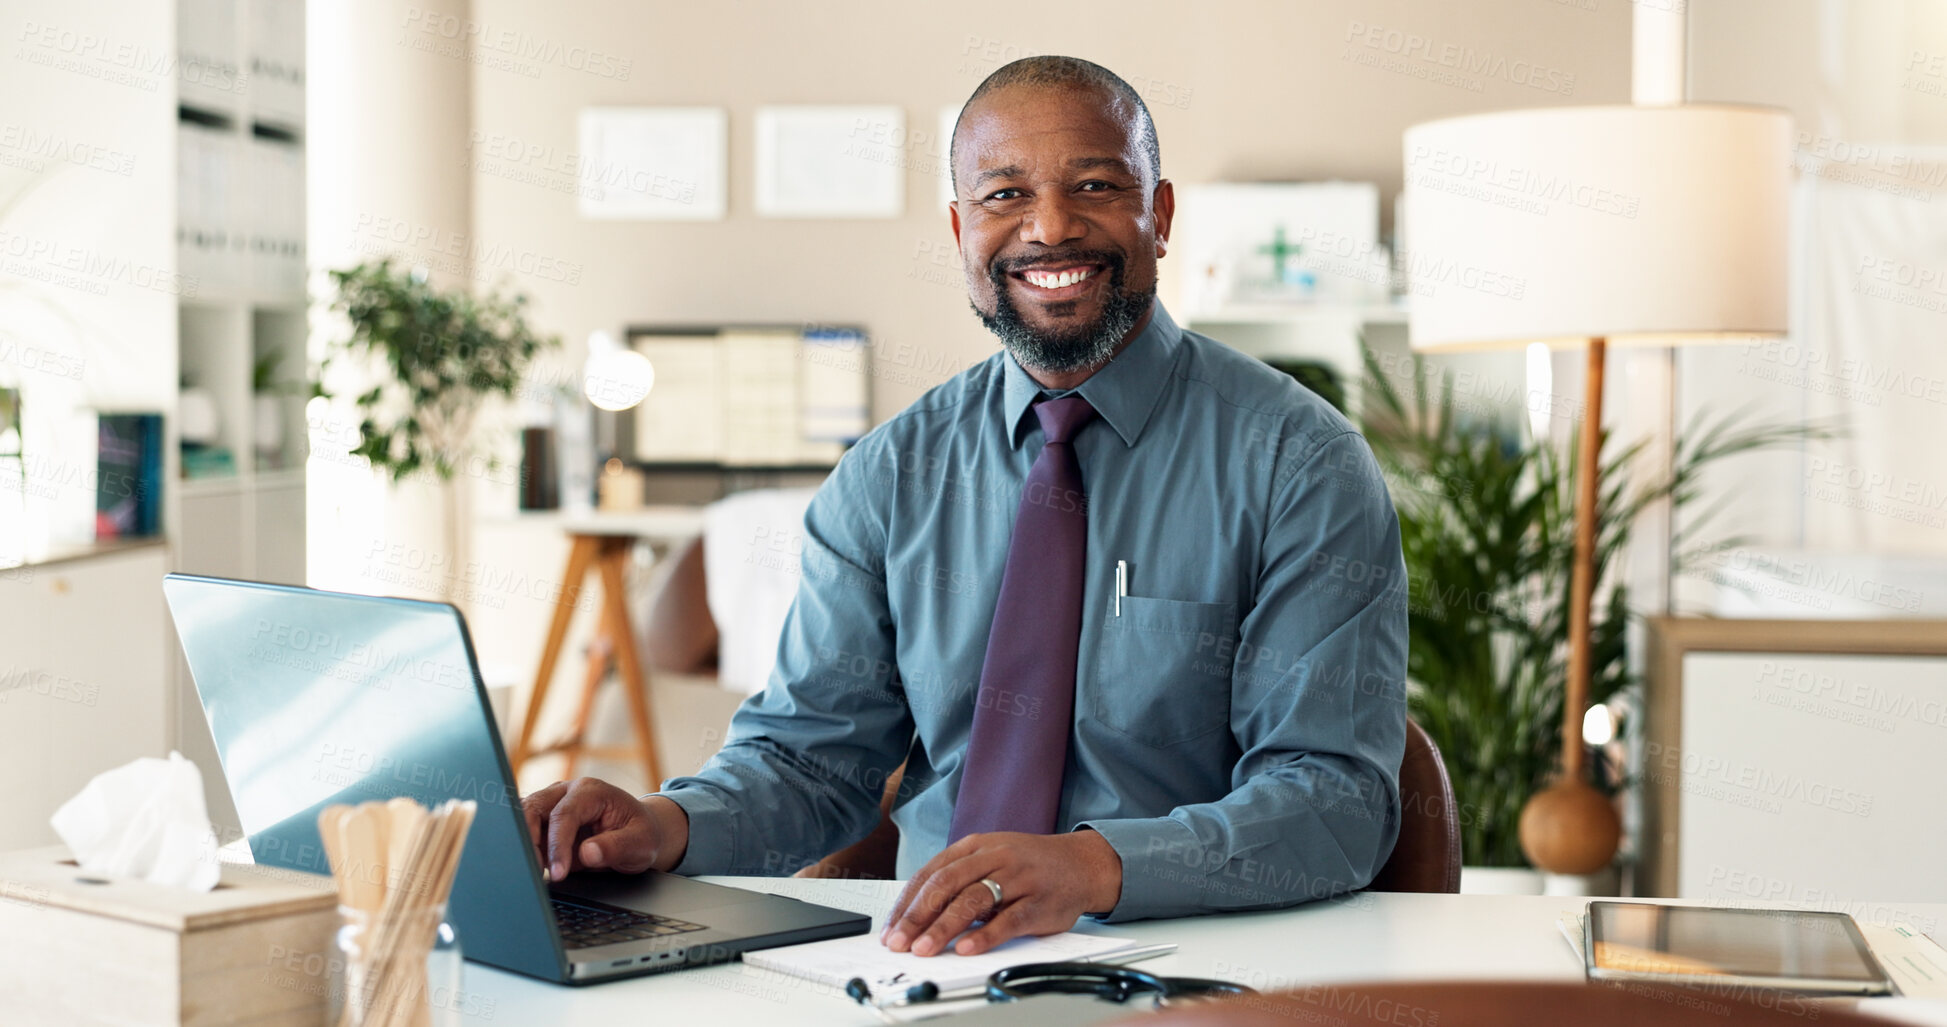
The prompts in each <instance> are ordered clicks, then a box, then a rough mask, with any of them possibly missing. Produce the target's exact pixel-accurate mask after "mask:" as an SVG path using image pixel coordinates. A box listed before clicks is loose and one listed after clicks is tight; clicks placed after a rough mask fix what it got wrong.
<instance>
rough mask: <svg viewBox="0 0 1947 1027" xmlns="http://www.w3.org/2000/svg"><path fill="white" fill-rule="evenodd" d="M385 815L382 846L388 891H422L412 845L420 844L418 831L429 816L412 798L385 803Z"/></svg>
mask: <svg viewBox="0 0 1947 1027" xmlns="http://www.w3.org/2000/svg"><path fill="white" fill-rule="evenodd" d="M385 814H386V821H387V827H388V834H387V840H386V847H385V859H386V867H385V869H386V874H385V886H386V888H387V890H388V891H390V890H391V889H397V888H407V889H419V888H423V887H424V885H423V884H422V883H421V882H420V881H419V880H418V879H417V871H418V869H419V868H418V867H417V866H415V865H414V864H413V862H412V850H413V846H415V845H417V844H419V831H420V828H421V827H422V826H423V825H424V824H425V821H426V817H427V815H428V814H427V813H426V808H425V807H424V806H421V805H419V804H418V803H416V802H414V801H412V800H411V799H406V798H398V799H393V800H391V801H390V802H387V803H386V804H385Z"/></svg>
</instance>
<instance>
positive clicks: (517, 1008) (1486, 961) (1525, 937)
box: [460, 877, 1947, 1027]
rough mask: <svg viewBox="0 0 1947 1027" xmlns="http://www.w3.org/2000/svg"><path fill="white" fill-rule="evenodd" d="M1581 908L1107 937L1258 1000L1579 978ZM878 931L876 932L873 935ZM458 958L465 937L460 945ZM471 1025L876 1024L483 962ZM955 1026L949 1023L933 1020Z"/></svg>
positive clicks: (889, 890) (1515, 904)
mask: <svg viewBox="0 0 1947 1027" xmlns="http://www.w3.org/2000/svg"><path fill="white" fill-rule="evenodd" d="M709 880H714V881H718V882H720V883H723V884H734V885H738V886H740V887H745V888H752V889H755V890H760V891H769V892H776V893H780V894H787V895H792V896H794V897H797V898H802V899H808V900H812V901H816V902H822V903H824V904H826V905H829V906H836V907H839V908H842V909H849V910H854V911H857V912H864V913H873V914H880V913H883V911H884V910H885V909H886V908H887V907H889V906H890V905H891V904H892V900H893V899H894V898H895V897H896V896H897V894H898V885H896V884H894V883H891V882H885V881H800V880H796V879H793V878H748V877H725V878H709ZM1580 901H1582V900H1578V899H1569V898H1555V897H1547V896H1527V895H1407V894H1362V895H1356V896H1353V897H1351V898H1347V899H1339V900H1333V901H1330V902H1319V903H1312V904H1310V905H1306V906H1300V907H1297V908H1295V909H1288V910H1278V911H1274V912H1268V913H1241V914H1231V915H1227V916H1209V917H1193V918H1189V919H1184V920H1156V921H1142V922H1138V923H1133V924H1115V925H1110V926H1108V927H1105V928H1102V930H1104V931H1106V932H1109V933H1114V934H1122V935H1128V936H1130V937H1134V938H1142V939H1144V940H1147V941H1156V942H1175V943H1176V944H1178V945H1179V946H1181V948H1179V950H1178V951H1177V952H1176V954H1175V955H1172V956H1168V957H1164V958H1161V959H1154V960H1147V961H1145V962H1144V963H1143V964H1142V966H1143V968H1144V969H1146V970H1154V971H1156V972H1159V973H1165V974H1176V975H1181V976H1191V977H1220V978H1224V979H1227V980H1234V981H1238V982H1240V983H1244V984H1248V985H1251V986H1252V987H1255V988H1257V989H1259V990H1261V991H1272V990H1279V989H1287V988H1296V987H1303V986H1305V985H1307V984H1313V983H1321V982H1332V981H1339V982H1345V981H1403V980H1504V981H1505V980H1523V981H1558V982H1559V981H1578V980H1581V979H1582V966H1581V964H1580V963H1579V962H1577V960H1576V958H1575V956H1574V953H1573V952H1571V951H1570V950H1569V947H1568V945H1567V943H1566V942H1564V941H1563V940H1562V935H1561V931H1560V929H1559V928H1557V927H1556V923H1555V921H1556V917H1557V916H1559V915H1560V914H1561V912H1562V911H1563V910H1566V909H1572V908H1574V907H1575V906H1576V905H1577V904H1578V903H1579V902H1580ZM1846 911H1847V912H1850V913H1852V914H1853V915H1854V916H1855V917H1856V918H1858V919H1859V920H1860V921H1861V922H1862V923H1864V922H1892V921H1893V920H1899V921H1903V922H1906V923H1910V924H1912V925H1913V926H1915V927H1919V928H1922V929H1926V930H1931V931H1934V932H1936V933H1935V936H1936V937H1939V933H1938V932H1940V931H1941V930H1943V929H1947V905H1926V904H1914V905H1906V906H1901V905H1897V904H1862V905H1861V906H1859V907H1849V908H1848V909H1847V910H1846ZM875 926H876V924H875ZM460 945H461V948H462V949H464V948H465V946H466V939H465V938H461V939H460ZM465 989H466V991H467V992H468V993H469V995H468V998H469V999H470V1000H472V1001H470V1002H469V1003H468V1005H469V1006H470V1007H472V1008H471V1009H470V1010H469V1011H470V1012H473V1013H475V1014H476V1015H475V1016H474V1017H469V1018H468V1019H469V1021H471V1020H474V1019H478V1020H482V1021H485V1020H489V1019H491V1021H492V1022H494V1023H512V1024H529V1023H534V1024H539V1023H548V1024H596V1025H601V1027H611V1025H614V1024H627V1023H648V1022H655V1023H667V1024H706V1025H710V1027H732V1025H739V1024H746V1023H764V1024H771V1023H791V1024H878V1023H880V1022H881V1021H880V1020H879V1019H878V1017H876V1016H875V1015H873V1013H872V1012H871V1011H870V1010H867V1009H864V1008H861V1007H859V1006H857V1005H854V1004H853V1003H852V1002H851V1001H850V1000H848V999H846V998H845V996H844V995H843V994H842V993H839V992H837V991H836V989H833V988H829V987H826V986H824V985H819V984H814V983H812V982H810V981H804V980H798V979H796V978H791V977H785V976H783V975H780V974H776V973H770V972H766V971H762V970H757V969H754V968H751V967H747V966H744V965H743V964H741V963H729V964H724V965H721V966H710V967H701V968H698V969H694V970H681V971H677V972H674V973H665V974H659V975H654V976H650V977H638V978H634V979H631V980H626V981H615V982H611V983H608V984H597V985H592V986H589V987H584V988H568V987H564V986H560V985H554V984H547V983H543V982H541V981H537V980H533V979H531V978H527V977H521V976H518V975H516V974H509V973H503V972H501V971H498V970H494V969H491V968H489V967H485V966H481V965H480V964H478V963H468V964H467V966H466V984H465ZM1861 1010H1862V1011H1866V1012H1872V1013H1876V1014H1880V1015H1885V1016H1888V1017H1891V1018H1894V1019H1896V1020H1899V1021H1902V1022H1909V1023H1927V1024H1941V1025H1947V1002H1923V1001H1918V1000H1909V999H1875V1000H1869V1001H1866V1002H1864V1003H1861ZM933 1022H936V1023H940V1024H950V1023H952V1020H951V1019H946V1020H937V1021H933Z"/></svg>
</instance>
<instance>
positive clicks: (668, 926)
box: [553, 899, 703, 949]
mask: <svg viewBox="0 0 1947 1027" xmlns="http://www.w3.org/2000/svg"><path fill="white" fill-rule="evenodd" d="M553 901H554V922H555V923H556V924H557V925H559V926H560V928H561V943H562V944H563V945H566V946H567V947H569V948H571V949H585V948H592V947H594V946H596V945H613V944H615V943H616V942H618V941H640V940H642V939H644V938H657V937H661V936H663V935H666V934H687V933H689V932H691V931H700V930H703V925H702V924H693V923H690V922H689V921H687V920H677V919H674V918H672V917H666V916H655V915H653V914H650V913H638V912H636V911H634V910H629V909H614V908H611V907H600V906H583V905H580V904H579V903H574V902H563V901H562V900H560V899H555V900H553Z"/></svg>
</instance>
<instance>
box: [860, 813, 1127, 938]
mask: <svg viewBox="0 0 1947 1027" xmlns="http://www.w3.org/2000/svg"><path fill="white" fill-rule="evenodd" d="M982 878H985V879H987V880H991V881H993V882H994V883H995V884H998V885H1000V888H1001V906H1000V909H999V910H998V911H996V910H995V909H994V896H993V892H992V891H990V890H989V889H988V887H987V885H985V884H983V883H982ZM1121 897H1122V857H1120V856H1118V855H1116V852H1115V849H1114V848H1112V847H1111V846H1110V845H1109V843H1108V841H1107V840H1105V839H1104V838H1103V837H1102V836H1101V835H1099V834H1096V833H1095V832H1094V831H1089V830H1081V831H1073V832H1070V833H1068V834H1055V835H1040V834H1020V833H1016V832H1012V831H997V832H994V833H992V834H970V835H968V836H966V837H965V838H962V839H960V840H959V841H957V842H954V843H953V844H952V845H949V846H947V847H946V848H945V849H943V850H941V852H940V854H939V855H937V856H935V857H933V859H932V860H931V861H930V862H928V863H927V864H926V865H925V866H923V867H921V868H920V870H919V872H918V873H916V874H914V875H913V879H912V880H911V881H908V882H907V883H906V888H905V890H904V891H902V892H900V893H899V901H897V902H895V903H893V906H892V914H891V915H890V916H888V917H887V918H886V930H885V932H884V934H883V935H882V936H881V940H883V941H884V942H885V943H886V947H887V948H889V949H891V950H893V951H894V952H906V951H909V950H910V951H911V952H912V953H913V954H914V955H920V956H931V955H935V954H938V953H940V952H943V951H945V949H946V946H947V943H949V942H951V941H953V939H954V938H955V937H956V936H958V935H959V934H960V933H961V932H962V931H965V930H967V928H968V927H971V926H972V925H973V924H974V923H975V922H976V921H978V920H986V921H987V923H986V925H985V926H983V927H981V928H979V929H978V930H975V931H973V932H972V933H970V934H968V935H967V936H966V937H964V938H961V939H960V941H959V942H958V943H957V944H955V945H954V946H953V951H955V952H957V953H959V954H960V955H963V956H974V955H979V954H980V953H982V952H985V951H987V950H988V949H991V948H993V947H994V946H996V945H999V944H1000V943H1002V942H1004V941H1007V940H1008V939H1010V938H1015V937H1019V936H1021V935H1024V934H1057V933H1060V932H1062V931H1066V930H1068V929H1069V928H1071V927H1073V926H1075V920H1076V918H1077V917H1080V916H1081V915H1083V914H1084V913H1103V912H1107V911H1109V910H1112V909H1114V908H1115V905H1116V903H1117V902H1118V901H1120V900H1121Z"/></svg>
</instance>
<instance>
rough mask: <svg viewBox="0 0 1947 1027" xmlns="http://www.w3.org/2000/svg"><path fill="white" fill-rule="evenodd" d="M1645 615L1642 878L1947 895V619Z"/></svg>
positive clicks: (1818, 892) (1713, 890) (1671, 887)
mask: <svg viewBox="0 0 1947 1027" xmlns="http://www.w3.org/2000/svg"><path fill="white" fill-rule="evenodd" d="M1650 628H1651V630H1650V663H1649V674H1648V689H1647V692H1646V696H1645V709H1646V712H1647V714H1648V721H1649V723H1648V729H1647V732H1646V736H1645V738H1644V741H1643V746H1642V749H1643V752H1642V757H1643V762H1642V783H1643V801H1644V805H1643V812H1644V827H1645V830H1644V835H1643V839H1644V840H1643V845H1642V858H1643V871H1644V872H1643V873H1642V874H1640V875H1639V884H1638V891H1639V892H1642V893H1645V894H1650V895H1669V896H1677V897H1682V898H1696V899H1709V900H1712V901H1720V902H1731V903H1745V902H1757V901H1762V902H1807V903H1813V904H1819V905H1824V906H1828V907H1830V908H1844V909H1848V910H1851V909H1852V906H1853V904H1856V903H1861V902H1876V901H1913V902H1940V901H1947V875H1943V874H1942V873H1941V853H1942V852H1947V815H1943V814H1947V805H1943V803H1942V801H1941V797H1940V782H1941V779H1942V771H1943V770H1947V758H1943V755H1942V754H1943V752H1947V621H1940V620H1859V621H1836V620H1835V621H1810V620H1789V621H1787V620H1720V619H1712V618H1694V619H1693V618H1652V619H1651V623H1650Z"/></svg>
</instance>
